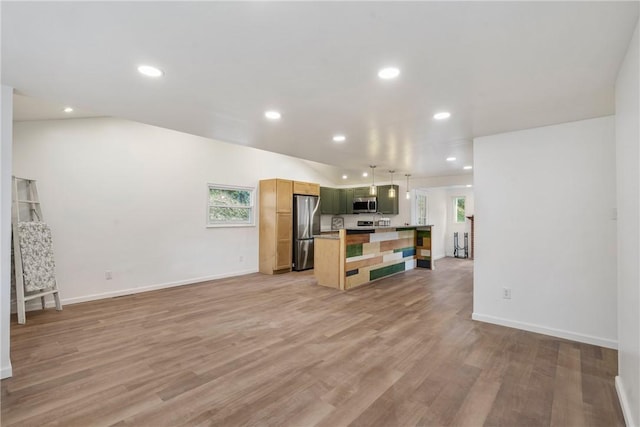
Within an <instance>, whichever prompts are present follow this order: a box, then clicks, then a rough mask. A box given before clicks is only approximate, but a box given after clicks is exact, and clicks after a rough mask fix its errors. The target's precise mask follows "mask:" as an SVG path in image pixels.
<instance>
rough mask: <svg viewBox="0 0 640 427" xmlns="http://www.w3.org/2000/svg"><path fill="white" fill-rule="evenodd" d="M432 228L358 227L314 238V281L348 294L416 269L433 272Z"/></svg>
mask: <svg viewBox="0 0 640 427" xmlns="http://www.w3.org/2000/svg"><path fill="white" fill-rule="evenodd" d="M432 227H433V226H431V225H420V226H403V227H357V228H346V229H342V230H339V231H337V232H336V233H335V234H324V235H319V236H315V254H314V275H315V278H316V280H317V281H318V284H319V285H322V286H328V287H332V288H336V289H341V290H347V289H352V288H355V287H357V286H361V285H364V284H366V283H369V282H372V281H374V280H378V279H381V278H383V277H387V276H390V275H392V274H396V273H400V272H403V271H406V270H411V269H413V268H416V267H419V268H428V269H433V267H434V265H433V259H432V258H431V229H432Z"/></svg>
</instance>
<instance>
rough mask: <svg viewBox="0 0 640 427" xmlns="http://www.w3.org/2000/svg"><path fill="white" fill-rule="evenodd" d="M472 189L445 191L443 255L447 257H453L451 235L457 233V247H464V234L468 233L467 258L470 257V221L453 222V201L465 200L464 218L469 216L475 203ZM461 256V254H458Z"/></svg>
mask: <svg viewBox="0 0 640 427" xmlns="http://www.w3.org/2000/svg"><path fill="white" fill-rule="evenodd" d="M473 195H474V193H473V188H466V187H463V188H452V189H449V190H448V191H447V200H446V206H447V231H446V235H445V240H444V242H445V253H446V255H447V256H453V252H454V251H453V249H454V248H453V233H456V232H457V233H458V239H459V240H458V246H460V247H462V246H464V233H469V246H468V248H469V256H471V221H470V220H468V219H466V218H465V222H463V223H457V222H455V221H454V218H455V209H454V207H453V200H454V199H455V198H456V197H464V198H465V216H471V215H473V214H474V211H475V203H474V197H473ZM460 255H462V253H461V254H460Z"/></svg>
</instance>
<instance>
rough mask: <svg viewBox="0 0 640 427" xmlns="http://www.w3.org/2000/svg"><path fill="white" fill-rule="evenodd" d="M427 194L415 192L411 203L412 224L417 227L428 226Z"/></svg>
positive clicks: (419, 191)
mask: <svg viewBox="0 0 640 427" xmlns="http://www.w3.org/2000/svg"><path fill="white" fill-rule="evenodd" d="M428 206H429V204H428V202H427V193H426V192H425V191H421V190H414V191H413V203H411V216H412V218H411V219H412V223H413V224H416V225H427V209H428Z"/></svg>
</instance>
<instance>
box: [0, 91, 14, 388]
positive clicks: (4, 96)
mask: <svg viewBox="0 0 640 427" xmlns="http://www.w3.org/2000/svg"><path fill="white" fill-rule="evenodd" d="M0 96H1V101H0V114H1V116H2V118H1V125H0V126H1V128H0V129H1V130H0V135H1V136H0V138H1V139H0V254H1V258H0V283H1V286H0V378H7V377H10V376H11V374H12V372H11V371H12V370H11V359H10V354H9V347H10V317H11V306H10V301H11V138H12V136H11V134H12V120H13V89H12V88H10V87H7V86H2V88H1V94H0Z"/></svg>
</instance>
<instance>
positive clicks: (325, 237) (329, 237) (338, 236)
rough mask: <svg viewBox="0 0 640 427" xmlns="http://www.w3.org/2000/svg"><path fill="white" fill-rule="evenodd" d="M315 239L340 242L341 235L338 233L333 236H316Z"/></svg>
mask: <svg viewBox="0 0 640 427" xmlns="http://www.w3.org/2000/svg"><path fill="white" fill-rule="evenodd" d="M313 238H314V239H332V240H340V235H339V234H338V232H337V231H336V232H335V233H332V234H316V235H315V236H313Z"/></svg>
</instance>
